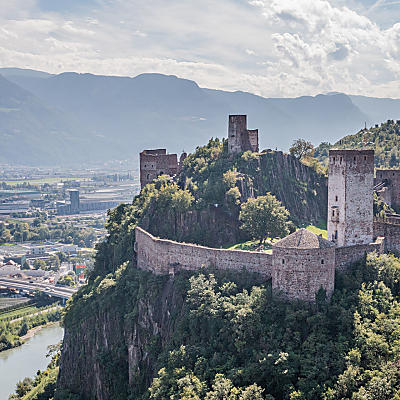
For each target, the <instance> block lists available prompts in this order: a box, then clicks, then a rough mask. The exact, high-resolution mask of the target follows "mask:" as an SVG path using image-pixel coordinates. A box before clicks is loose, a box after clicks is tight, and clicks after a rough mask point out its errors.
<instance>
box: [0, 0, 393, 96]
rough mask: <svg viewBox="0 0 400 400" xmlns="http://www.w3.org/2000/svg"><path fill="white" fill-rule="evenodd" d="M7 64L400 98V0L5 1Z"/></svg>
mask: <svg viewBox="0 0 400 400" xmlns="http://www.w3.org/2000/svg"><path fill="white" fill-rule="evenodd" d="M2 3H4V2H2ZM0 67H19V68H31V69H37V70H42V71H46V72H50V73H61V72H66V71H76V72H82V73H83V72H89V73H94V74H101V75H123V76H136V75H138V74H140V73H145V72H159V73H163V74H168V75H176V76H178V77H181V78H187V79H191V80H195V81H196V82H197V83H198V84H199V85H200V86H202V87H208V88H214V89H224V90H242V91H248V92H251V93H255V94H259V95H262V96H265V97H296V96H302V95H316V94H319V93H327V92H333V91H337V92H344V93H348V94H362V95H366V96H376V97H394V98H399V97H400V0H399V1H396V0H5V4H2V6H1V8H0Z"/></svg>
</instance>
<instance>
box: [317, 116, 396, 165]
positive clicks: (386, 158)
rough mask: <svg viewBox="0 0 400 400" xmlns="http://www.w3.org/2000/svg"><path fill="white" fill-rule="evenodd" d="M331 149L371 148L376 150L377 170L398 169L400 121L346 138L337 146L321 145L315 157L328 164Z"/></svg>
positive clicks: (390, 121)
mask: <svg viewBox="0 0 400 400" xmlns="http://www.w3.org/2000/svg"><path fill="white" fill-rule="evenodd" d="M331 148H336V149H359V148H371V149H374V150H375V166H376V167H377V168H383V167H384V168H396V167H398V166H399V163H400V120H397V121H394V120H388V121H386V122H384V123H382V124H381V125H380V126H379V125H375V127H373V128H370V129H367V130H365V129H362V130H361V131H359V132H357V133H356V134H354V135H349V136H345V137H344V138H342V139H340V140H339V141H338V142H336V143H335V144H330V143H326V142H324V143H321V144H320V145H319V146H318V147H317V149H316V151H315V157H316V158H318V160H319V161H320V162H322V163H323V164H327V160H328V151H329V149H331Z"/></svg>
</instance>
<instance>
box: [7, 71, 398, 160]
mask: <svg viewBox="0 0 400 400" xmlns="http://www.w3.org/2000/svg"><path fill="white" fill-rule="evenodd" d="M229 114H247V115H248V122H249V128H250V129H256V128H258V129H259V132H260V149H264V148H279V149H283V150H287V149H288V148H289V146H290V144H291V143H292V142H293V140H295V139H297V138H300V137H301V138H304V139H307V140H310V141H311V142H313V143H314V144H316V145H317V144H319V143H320V142H335V141H337V140H338V139H340V138H341V137H343V136H345V135H348V134H351V133H354V132H356V131H358V130H359V129H360V128H362V127H364V124H365V123H367V124H368V125H373V124H375V123H380V122H382V121H384V120H387V119H397V118H400V99H381V98H372V97H363V96H351V95H346V94H342V93H329V94H320V95H317V96H315V97H311V96H303V97H298V98H264V97H261V96H257V95H254V94H251V93H245V92H240V91H237V92H227V91H222V90H213V89H205V88H201V87H199V86H198V85H197V83H196V82H194V81H190V80H186V79H180V78H177V77H176V76H167V75H161V74H142V75H138V76H136V77H134V78H128V77H117V76H99V75H92V74H78V73H74V72H67V73H62V74H59V75H52V74H48V73H45V72H40V71H34V70H24V69H17V68H0V143H1V148H0V162H2V163H10V164H26V165H72V164H75V165H79V164H84V163H91V162H99V161H108V160H111V159H119V160H122V159H136V158H137V155H138V153H139V152H140V151H141V150H143V149H145V148H154V147H157V148H160V147H166V148H167V149H168V151H170V152H180V151H182V150H185V151H189V152H190V151H193V150H194V148H195V147H196V146H198V145H201V144H203V143H204V142H206V141H207V140H208V139H209V138H211V137H220V138H222V137H225V136H226V135H227V121H228V115H229Z"/></svg>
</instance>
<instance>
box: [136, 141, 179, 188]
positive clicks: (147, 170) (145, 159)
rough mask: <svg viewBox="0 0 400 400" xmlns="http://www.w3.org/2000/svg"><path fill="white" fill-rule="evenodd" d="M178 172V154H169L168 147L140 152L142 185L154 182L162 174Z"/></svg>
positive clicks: (172, 174)
mask: <svg viewBox="0 0 400 400" xmlns="http://www.w3.org/2000/svg"><path fill="white" fill-rule="evenodd" d="M177 173H178V156H177V154H167V150H166V149H155V150H143V151H142V152H141V153H140V187H141V188H143V187H144V186H146V185H147V184H149V183H151V182H153V180H154V179H156V178H157V177H158V176H160V175H164V174H167V175H170V176H174V175H176V174H177Z"/></svg>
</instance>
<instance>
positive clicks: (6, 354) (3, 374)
mask: <svg viewBox="0 0 400 400" xmlns="http://www.w3.org/2000/svg"><path fill="white" fill-rule="evenodd" d="M63 335H64V330H63V329H62V328H61V327H60V325H59V324H56V325H51V326H49V327H47V328H43V329H42V330H40V331H39V332H37V333H36V334H35V336H34V337H32V338H30V339H28V340H27V341H26V342H25V343H24V344H23V345H22V346H20V347H16V348H14V349H10V350H6V351H2V352H0V400H7V399H8V396H9V395H10V394H11V393H14V391H15V387H16V384H17V382H18V381H21V380H22V379H24V378H25V377H27V376H28V377H30V378H33V377H34V376H35V375H36V372H37V370H38V369H40V370H42V371H43V370H44V369H46V367H47V365H48V364H49V362H50V359H49V358H46V354H47V346H49V345H51V344H57V343H58V342H59V341H60V340H62V338H63Z"/></svg>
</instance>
